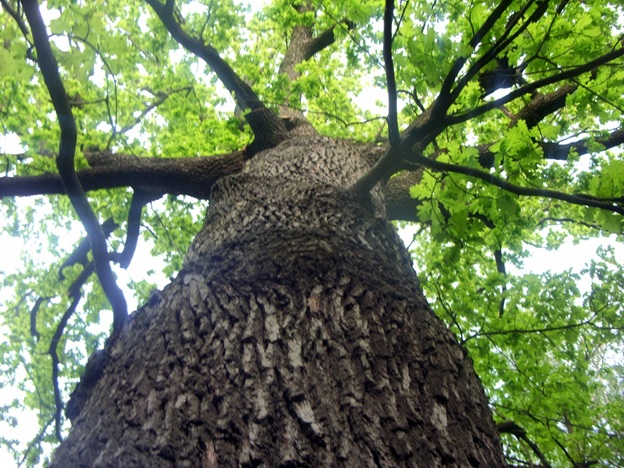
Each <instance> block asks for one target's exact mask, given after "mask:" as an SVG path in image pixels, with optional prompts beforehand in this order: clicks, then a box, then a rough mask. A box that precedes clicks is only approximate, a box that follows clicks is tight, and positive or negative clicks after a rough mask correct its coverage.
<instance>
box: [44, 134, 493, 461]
mask: <svg viewBox="0 0 624 468" xmlns="http://www.w3.org/2000/svg"><path fill="white" fill-rule="evenodd" d="M362 148H364V147H358V146H356V145H354V144H351V143H348V142H344V141H336V140H331V139H328V138H325V137H321V136H317V135H311V134H307V135H299V136H296V137H293V138H290V139H288V140H286V141H285V142H283V143H281V144H280V145H279V146H277V147H275V148H273V149H269V150H266V151H262V152H260V153H258V154H257V155H255V156H254V157H253V158H252V159H251V160H249V161H246V162H245V168H244V170H243V171H242V172H241V173H240V174H236V175H231V176H228V177H225V178H223V179H221V180H220V181H219V182H218V183H217V184H216V185H215V187H214V189H213V193H212V197H211V204H210V208H209V210H208V213H207V217H206V223H205V226H204V228H203V230H202V231H201V233H200V234H199V235H198V236H197V238H196V239H195V241H194V243H193V245H192V247H191V249H190V250H189V253H188V255H187V260H186V264H185V266H184V268H183V270H182V271H181V272H180V273H179V275H178V277H177V278H176V279H175V280H174V281H173V282H172V283H171V284H170V285H168V286H167V287H166V288H165V289H164V290H163V291H162V292H160V293H159V294H158V295H155V296H154V297H153V298H152V299H151V300H150V302H149V303H148V304H146V305H145V306H143V307H142V308H141V309H139V310H138V311H136V312H135V313H134V314H133V315H132V317H131V321H130V323H129V324H128V325H127V326H126V328H125V329H124V330H123V332H122V333H121V334H120V335H119V336H118V337H116V338H115V339H114V340H113V341H111V343H109V345H108V347H107V349H106V363H105V368H104V371H103V375H102V377H101V378H100V379H99V380H98V382H97V383H96V384H95V385H94V387H93V388H92V389H89V394H88V396H87V397H85V400H86V401H85V402H84V404H82V407H81V408H80V411H79V415H78V416H77V417H75V419H74V421H73V427H72V430H71V432H70V434H69V436H68V438H67V439H66V440H65V442H64V443H63V444H62V445H61V446H60V447H59V449H58V450H57V452H56V454H55V461H54V463H53V466H63V467H65V466H76V467H77V466H89V467H90V466H98V467H113V466H114V467H117V466H124V467H132V466H137V467H139V466H163V467H174V466H175V467H198V466H203V467H215V466H236V465H244V466H295V465H297V466H299V465H301V466H320V465H324V466H332V465H343V466H357V467H362V466H420V467H427V468H428V467H435V466H440V465H449V466H482V467H496V466H503V465H504V462H503V456H502V452H501V448H500V444H499V440H498V434H497V432H496V429H495V426H494V424H493V421H492V417H491V414H490V410H489V408H488V406H487V401H486V398H485V395H484V393H483V389H482V387H481V385H480V382H479V380H478V378H477V377H476V375H475V373H474V371H473V367H472V363H471V361H470V359H469V358H468V357H467V356H466V354H465V352H464V351H463V350H462V348H460V346H459V345H458V344H457V343H456V341H455V339H454V338H453V336H452V335H451V333H450V332H449V331H448V330H447V329H446V327H445V326H444V324H443V323H442V322H441V320H439V319H438V318H437V317H436V316H435V315H434V314H433V313H432V311H431V310H430V308H429V307H428V305H427V303H426V301H425V299H424V297H423V295H422V291H421V289H420V286H419V284H418V281H417V279H416V275H415V273H414V271H413V269H412V266H411V261H410V259H409V255H408V254H407V252H406V251H405V249H404V247H403V245H402V244H401V241H400V239H399V238H398V236H397V235H396V233H395V231H394V230H393V228H392V226H391V225H390V223H388V222H387V221H386V220H385V217H384V206H383V200H382V198H381V195H380V193H381V192H380V191H378V192H375V193H374V194H373V196H372V197H371V198H370V199H353V198H352V197H351V196H350V195H349V194H348V192H347V191H346V190H345V187H347V186H348V185H350V184H351V183H352V182H353V181H354V180H356V179H357V177H358V176H360V175H361V174H363V173H364V172H365V171H366V170H367V169H368V168H369V165H368V163H367V158H366V157H365V156H366V155H364V154H362Z"/></svg>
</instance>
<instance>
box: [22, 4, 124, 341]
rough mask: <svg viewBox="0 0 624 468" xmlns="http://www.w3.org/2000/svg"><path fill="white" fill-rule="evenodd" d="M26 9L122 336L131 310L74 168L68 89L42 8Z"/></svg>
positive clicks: (65, 178) (68, 187)
mask: <svg viewBox="0 0 624 468" xmlns="http://www.w3.org/2000/svg"><path fill="white" fill-rule="evenodd" d="M22 5H23V7H24V12H25V14H26V18H27V19H28V22H29V24H30V28H31V30H32V34H33V39H34V42H35V47H36V49H37V55H38V59H39V67H40V69H41V73H42V75H43V79H44V81H45V84H46V87H47V88H48V91H49V93H50V97H51V99H52V104H53V105H54V110H55V112H56V115H57V119H58V122H59V126H60V130H61V141H60V144H59V152H58V156H57V158H56V165H57V168H58V171H59V175H60V177H61V181H62V183H63V187H64V189H65V192H66V193H67V196H68V197H69V199H70V201H71V203H72V205H73V207H74V209H75V210H76V213H77V214H78V217H79V218H80V220H81V222H82V224H83V226H84V228H85V230H86V231H87V234H88V235H89V239H90V241H91V246H92V251H93V260H94V262H95V269H96V272H97V275H98V278H99V280H100V283H101V284H102V288H103V290H104V292H105V293H106V297H107V298H108V300H109V301H110V304H111V307H112V309H113V329H114V330H115V331H116V332H118V331H120V330H121V328H122V327H123V325H124V323H125V321H126V317H127V315H128V310H127V305H126V300H125V298H124V296H123V292H122V291H121V289H119V286H117V283H116V281H115V277H114V275H113V272H112V270H111V266H110V263H109V261H108V252H107V247H106V239H105V238H104V233H103V232H102V229H101V228H100V224H99V223H98V221H97V217H96V216H95V213H94V212H93V210H92V209H91V206H90V205H89V202H88V200H87V197H86V195H85V193H84V191H83V189H82V186H81V185H80V180H79V179H78V177H77V175H76V170H75V168H74V155H75V151H76V140H77V131H76V122H75V121H74V117H73V113H72V110H71V106H70V104H69V100H68V98H67V93H66V92H65V87H64V86H63V82H62V81H61V77H60V75H59V71H58V67H57V64H56V60H55V59H54V55H53V54H52V48H51V47H50V42H49V40H48V33H47V30H46V26H45V24H44V23H43V18H42V17H41V12H40V11H39V6H38V4H37V3H36V2H34V1H29V0H23V1H22Z"/></svg>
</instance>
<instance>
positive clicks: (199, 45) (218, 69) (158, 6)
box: [145, 0, 287, 152]
mask: <svg viewBox="0 0 624 468" xmlns="http://www.w3.org/2000/svg"><path fill="white" fill-rule="evenodd" d="M145 2H146V3H147V4H148V5H149V6H151V7H152V9H153V10H154V12H155V13H156V15H158V17H159V18H160V20H161V21H162V23H163V24H164V25H165V27H166V28H167V30H168V31H169V33H170V34H171V36H172V37H173V38H174V39H175V40H176V41H177V42H178V43H179V44H180V45H182V46H183V47H184V48H185V49H186V50H188V51H189V52H191V53H192V54H194V55H196V56H197V57H199V58H201V59H202V60H203V61H204V62H206V64H208V66H209V67H210V68H212V70H213V71H214V72H215V73H216V74H217V77H218V78H219V80H220V81H221V83H223V85H224V86H225V87H226V89H227V90H228V91H229V92H230V94H231V95H232V96H233V97H234V100H235V101H236V104H237V105H238V107H239V108H240V109H241V110H246V109H249V110H251V112H250V113H248V114H246V115H245V118H246V119H247V122H248V123H249V126H250V127H251V130H252V132H253V134H254V136H255V140H254V142H253V143H252V144H251V145H250V147H251V151H252V152H257V151H260V150H262V149H265V148H269V147H272V146H275V145H276V144H278V143H279V142H280V141H283V140H284V138H286V135H287V131H286V127H285V126H284V124H283V122H282V121H281V119H279V117H278V116H277V115H276V114H275V113H274V112H273V111H272V110H271V109H268V108H266V107H265V106H264V104H263V103H262V101H261V100H260V98H259V97H258V96H257V94H256V93H255V92H254V91H253V89H251V87H250V86H249V85H248V84H247V83H245V82H244V81H243V80H242V79H241V78H240V77H239V76H238V75H237V74H236V72H235V71H234V70H233V69H232V67H230V66H229V65H228V64H227V62H225V61H224V60H223V59H222V58H221V56H220V55H219V53H218V52H217V50H216V49H215V48H214V47H212V46H211V45H209V44H205V43H204V42H203V41H202V40H200V39H196V38H194V37H191V36H190V35H188V34H187V33H186V32H185V31H184V30H183V29H182V27H181V26H180V24H179V23H178V21H176V19H175V17H174V14H173V10H174V6H175V1H173V0H167V3H166V4H162V3H160V2H159V1H158V0H145Z"/></svg>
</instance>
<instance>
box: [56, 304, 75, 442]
mask: <svg viewBox="0 0 624 468" xmlns="http://www.w3.org/2000/svg"><path fill="white" fill-rule="evenodd" d="M80 298H81V296H80V294H77V295H75V296H73V297H72V302H71V305H70V306H69V307H68V308H67V310H66V311H65V313H64V314H63V317H61V321H60V322H59V324H58V325H57V327H56V330H55V331H54V335H53V336H52V341H50V346H49V347H48V354H49V355H50V357H51V358H52V383H53V386H54V404H55V406H56V411H55V413H54V419H55V421H56V428H55V431H56V438H57V439H58V440H59V442H60V441H62V440H63V436H62V434H61V427H62V421H61V415H62V413H63V406H64V405H63V399H62V398H61V389H60V387H59V382H58V379H59V364H60V360H59V357H58V345H59V342H60V341H61V337H62V336H63V332H64V331H65V327H66V326H67V322H68V321H69V319H70V318H71V316H72V315H73V314H74V312H76V308H77V307H78V303H79V302H80Z"/></svg>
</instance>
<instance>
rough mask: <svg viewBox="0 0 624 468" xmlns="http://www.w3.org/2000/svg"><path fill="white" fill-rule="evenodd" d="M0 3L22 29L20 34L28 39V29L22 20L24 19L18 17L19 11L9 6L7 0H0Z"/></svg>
mask: <svg viewBox="0 0 624 468" xmlns="http://www.w3.org/2000/svg"><path fill="white" fill-rule="evenodd" d="M0 4H1V5H2V8H4V9H5V11H6V12H7V13H8V14H9V15H10V16H11V18H13V19H14V20H15V22H16V23H17V26H18V27H19V28H20V31H22V35H23V36H24V38H25V39H26V40H27V41H28V36H29V35H30V31H28V26H27V25H26V23H25V22H24V20H23V19H22V18H21V17H20V15H19V13H18V12H17V11H15V9H14V8H13V7H12V6H11V4H10V3H9V2H8V1H7V0H0Z"/></svg>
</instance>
